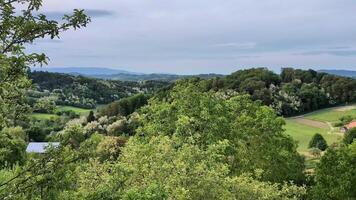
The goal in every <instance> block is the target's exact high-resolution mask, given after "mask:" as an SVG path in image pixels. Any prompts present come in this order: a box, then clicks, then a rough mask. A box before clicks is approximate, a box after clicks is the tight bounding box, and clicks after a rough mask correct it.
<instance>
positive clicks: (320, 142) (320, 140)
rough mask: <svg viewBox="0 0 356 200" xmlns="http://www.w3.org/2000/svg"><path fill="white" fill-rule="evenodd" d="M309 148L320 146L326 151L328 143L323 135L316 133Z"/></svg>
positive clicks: (319, 147)
mask: <svg viewBox="0 0 356 200" xmlns="http://www.w3.org/2000/svg"><path fill="white" fill-rule="evenodd" d="M309 148H318V149H320V150H322V151H325V150H326V149H327V148H328V144H327V143H326V140H325V139H324V137H323V136H322V135H320V134H319V133H316V134H315V135H314V136H313V138H312V139H311V141H310V142H309Z"/></svg>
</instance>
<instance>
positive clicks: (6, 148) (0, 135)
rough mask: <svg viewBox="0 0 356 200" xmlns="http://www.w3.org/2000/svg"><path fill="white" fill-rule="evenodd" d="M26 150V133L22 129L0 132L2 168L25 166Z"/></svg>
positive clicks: (9, 129)
mask: <svg viewBox="0 0 356 200" xmlns="http://www.w3.org/2000/svg"><path fill="white" fill-rule="evenodd" d="M25 150H26V142H25V133H24V131H23V130H22V128H20V127H14V128H4V129H3V130H1V131H0V168H3V167H6V166H9V167H11V166H13V165H15V164H17V163H18V164H23V162H24V161H25V157H26V152H25Z"/></svg>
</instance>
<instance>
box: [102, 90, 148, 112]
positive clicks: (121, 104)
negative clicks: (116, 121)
mask: <svg viewBox="0 0 356 200" xmlns="http://www.w3.org/2000/svg"><path fill="white" fill-rule="evenodd" d="M149 97H150V96H149V95H145V94H137V95H134V96H131V97H127V98H123V99H120V100H119V101H116V102H113V103H110V104H109V105H107V106H106V107H105V108H103V109H102V110H100V114H101V115H103V116H104V115H106V116H128V115H130V114H132V113H133V112H135V111H136V110H137V109H139V108H141V107H142V106H144V105H146V104H147V101H148V99H149Z"/></svg>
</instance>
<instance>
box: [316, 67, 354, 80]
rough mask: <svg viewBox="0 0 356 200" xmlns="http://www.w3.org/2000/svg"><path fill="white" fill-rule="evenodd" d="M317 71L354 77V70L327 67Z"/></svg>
mask: <svg viewBox="0 0 356 200" xmlns="http://www.w3.org/2000/svg"><path fill="white" fill-rule="evenodd" d="M319 72H324V73H328V74H334V75H338V76H345V77H352V78H356V71H352V70H327V69H323V70H319Z"/></svg>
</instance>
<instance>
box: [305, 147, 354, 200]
mask: <svg viewBox="0 0 356 200" xmlns="http://www.w3.org/2000/svg"><path fill="white" fill-rule="evenodd" d="M355 163H356V143H355V142H354V143H352V144H351V145H349V146H342V147H339V148H336V149H330V150H328V151H327V152H326V154H325V155H324V156H323V157H322V158H321V161H320V164H319V165H318V167H317V169H316V175H315V181H316V185H315V186H314V187H313V189H312V197H311V199H316V200H317V199H320V200H321V199H323V200H325V199H330V200H331V199H333V200H334V199H335V200H338V199H340V200H341V199H354V198H355V197H356V167H355V166H356V165H355Z"/></svg>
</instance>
